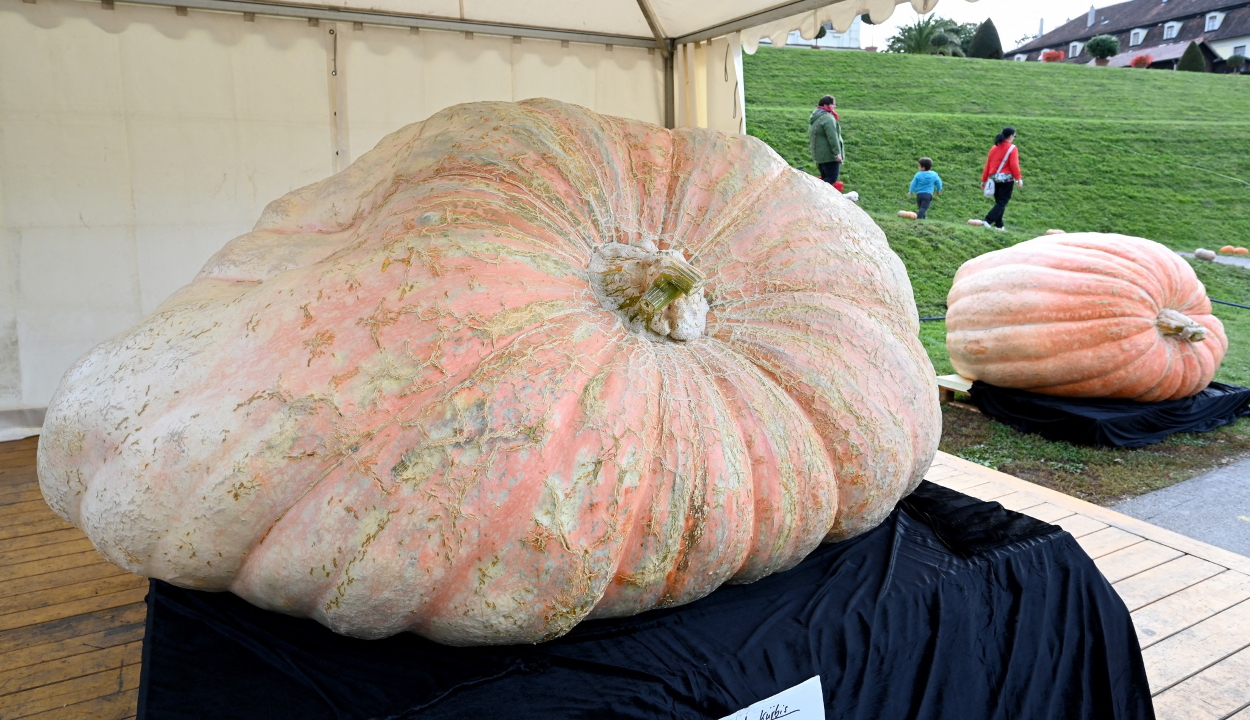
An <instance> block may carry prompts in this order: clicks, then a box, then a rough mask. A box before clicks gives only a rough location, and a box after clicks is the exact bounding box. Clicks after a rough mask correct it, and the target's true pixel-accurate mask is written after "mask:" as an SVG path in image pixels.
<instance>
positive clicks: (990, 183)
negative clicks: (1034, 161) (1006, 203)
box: [985, 145, 1016, 197]
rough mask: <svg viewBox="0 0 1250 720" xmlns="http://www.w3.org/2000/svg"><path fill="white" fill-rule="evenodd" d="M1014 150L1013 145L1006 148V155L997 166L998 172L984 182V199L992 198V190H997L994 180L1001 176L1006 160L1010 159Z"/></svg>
mask: <svg viewBox="0 0 1250 720" xmlns="http://www.w3.org/2000/svg"><path fill="white" fill-rule="evenodd" d="M1015 149H1016V146H1015V145H1012V146H1011V147H1009V148H1007V153H1006V154H1005V155H1003V161H1002V162H1000V163H999V164H998V170H997V171H996V172H995V173H994V174H993V175H991V176H990V179H989V180H986V181H985V197H994V190H996V189H997V186H996V185H995V183H994V178H996V177H998V176H999V175H1002V174H1003V168H1004V167H1006V166H1007V159H1008V158H1010V157H1011V153H1012V152H1013V151H1015Z"/></svg>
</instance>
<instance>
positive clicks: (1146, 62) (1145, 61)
mask: <svg viewBox="0 0 1250 720" xmlns="http://www.w3.org/2000/svg"><path fill="white" fill-rule="evenodd" d="M1154 61H1155V58H1154V55H1138V56H1137V57H1135V58H1133V59H1132V60H1130V61H1129V66H1130V67H1135V68H1148V67H1150V63H1152V62H1154Z"/></svg>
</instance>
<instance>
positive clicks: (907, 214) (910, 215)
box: [898, 210, 917, 220]
mask: <svg viewBox="0 0 1250 720" xmlns="http://www.w3.org/2000/svg"><path fill="white" fill-rule="evenodd" d="M898 216H899V217H901V218H906V219H908V220H915V219H916V217H917V215H916V213H914V212H912V211H911V210H899V211H898Z"/></svg>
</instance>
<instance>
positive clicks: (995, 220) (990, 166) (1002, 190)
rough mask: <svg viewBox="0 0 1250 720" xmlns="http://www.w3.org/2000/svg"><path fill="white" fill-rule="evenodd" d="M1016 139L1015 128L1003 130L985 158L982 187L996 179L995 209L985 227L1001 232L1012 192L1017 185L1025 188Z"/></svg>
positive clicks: (986, 218)
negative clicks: (1004, 214) (995, 228)
mask: <svg viewBox="0 0 1250 720" xmlns="http://www.w3.org/2000/svg"><path fill="white" fill-rule="evenodd" d="M1015 138H1016V129H1015V128H1013V127H1005V128H1003V131H1002V132H1000V133H999V134H998V137H996V138H994V147H992V148H990V154H989V156H988V157H986V158H985V169H984V170H982V171H981V185H985V182H986V181H987V180H989V179H990V178H993V179H994V207H993V209H991V210H990V213H989V214H988V215H986V216H985V223H984V226H985V227H990V226H991V225H993V226H995V227H997V228H998V229H999V230H1002V229H1003V213H1004V212H1005V211H1006V210H1007V203H1008V202H1010V201H1011V191H1012V190H1013V189H1014V188H1015V186H1016V185H1019V186H1020V187H1024V178H1023V177H1021V176H1020V152H1019V151H1018V150H1016V146H1015V145H1014V144H1013V141H1014V140H1015Z"/></svg>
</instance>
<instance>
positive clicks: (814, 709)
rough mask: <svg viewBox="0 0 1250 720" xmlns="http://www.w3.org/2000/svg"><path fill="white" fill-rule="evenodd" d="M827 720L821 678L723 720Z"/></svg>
mask: <svg viewBox="0 0 1250 720" xmlns="http://www.w3.org/2000/svg"><path fill="white" fill-rule="evenodd" d="M781 718H790V720H825V695H824V693H822V692H821V691H820V676H819V675H817V676H816V677H814V678H812V679H811V680H805V681H803V682H801V683H799V684H798V685H795V686H794V687H792V688H790V689H789V690H782V691H781V692H779V693H777V694H776V695H773V696H772V697H770V698H766V699H764V700H760V701H759V702H757V703H755V704H754V705H752V706H751V707H748V708H743V709H741V710H739V711H738V712H736V713H734V714H733V715H726V716H725V717H723V718H721V720H781Z"/></svg>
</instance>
